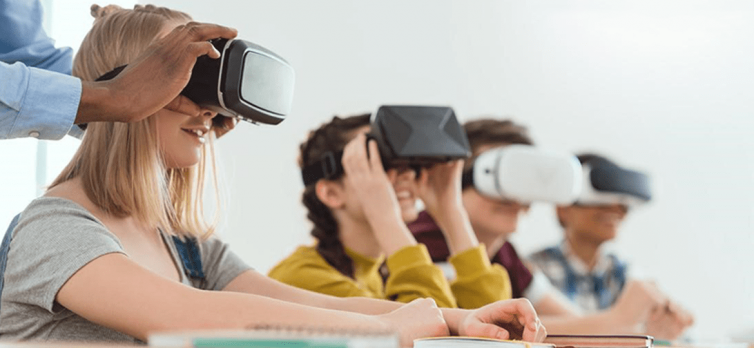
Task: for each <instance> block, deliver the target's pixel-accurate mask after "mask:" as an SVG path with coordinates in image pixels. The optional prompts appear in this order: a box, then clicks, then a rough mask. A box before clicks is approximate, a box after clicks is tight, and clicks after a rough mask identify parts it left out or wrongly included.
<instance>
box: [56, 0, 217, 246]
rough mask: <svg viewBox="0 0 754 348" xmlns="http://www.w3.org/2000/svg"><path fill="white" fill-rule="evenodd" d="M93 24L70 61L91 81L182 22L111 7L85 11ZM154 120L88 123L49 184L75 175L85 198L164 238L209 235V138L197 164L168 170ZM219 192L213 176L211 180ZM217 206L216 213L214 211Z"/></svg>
mask: <svg viewBox="0 0 754 348" xmlns="http://www.w3.org/2000/svg"><path fill="white" fill-rule="evenodd" d="M91 12H92V16H94V17H95V21H94V25H93V27H92V29H91V30H90V31H89V33H88V34H87V35H86V37H85V38H84V41H83V42H82V44H81V48H80V49H79V51H78V53H77V54H76V57H75V59H74V61H73V75H74V76H76V77H79V78H81V79H82V80H84V81H94V80H95V79H97V78H98V77H100V76H102V75H104V74H105V73H107V72H109V71H111V70H113V69H114V68H116V67H119V66H122V65H126V64H128V63H129V62H132V61H134V60H135V59H136V57H137V56H138V55H139V54H141V53H142V52H143V51H145V49H146V48H147V47H148V46H149V45H150V44H151V43H152V42H153V41H155V40H156V39H157V38H158V35H159V34H160V32H161V31H162V30H163V29H164V28H165V27H166V25H167V24H170V23H184V22H188V21H190V20H191V17H190V16H189V15H187V14H185V13H183V12H179V11H174V10H170V9H167V8H164V7H155V6H152V5H146V6H142V5H136V6H135V7H134V9H133V10H127V9H122V8H120V7H118V6H116V5H110V6H107V7H99V6H97V5H93V6H92V7H91ZM155 130H156V126H155V119H154V117H147V118H146V119H144V120H142V121H139V122H133V123H117V122H96V123H90V124H89V125H88V127H87V130H86V135H85V136H84V139H83V141H82V142H81V146H80V147H79V149H78V151H77V152H76V154H75V155H74V157H73V159H72V160H71V162H70V163H69V164H68V166H66V168H65V169H64V170H63V172H62V173H60V175H59V176H58V177H57V178H56V179H55V180H54V181H53V183H52V185H51V187H54V186H56V185H59V184H61V183H63V182H65V181H68V180H70V179H73V178H75V177H79V178H81V182H82V184H83V187H84V190H85V191H86V194H87V196H88V198H89V199H90V200H91V201H92V202H93V203H94V204H95V205H97V207H99V208H100V209H102V210H103V211H104V212H106V213H107V214H110V215H112V216H116V217H126V216H133V217H136V218H137V219H138V220H139V221H141V222H142V223H144V224H146V225H147V226H157V227H159V228H161V229H163V230H164V231H166V232H168V233H173V234H177V235H183V236H195V237H208V236H209V235H211V234H212V233H213V232H214V229H215V225H216V222H217V220H218V218H217V217H218V214H217V213H216V214H215V218H214V221H213V222H212V224H208V223H206V222H205V220H204V211H203V203H202V198H203V191H204V179H205V167H206V164H207V162H210V163H211V166H212V171H213V173H214V172H215V164H214V159H213V156H212V154H213V146H212V137H209V141H208V142H207V145H205V146H203V148H202V156H201V159H200V162H199V164H198V165H196V166H192V167H189V168H178V169H173V168H166V167H165V165H164V162H163V159H162V157H161V155H160V149H159V143H158V141H157V135H156V131H155ZM213 184H214V188H215V192H216V193H217V179H216V176H215V175H213ZM219 209H220V208H219V206H218V208H217V209H216V211H219Z"/></svg>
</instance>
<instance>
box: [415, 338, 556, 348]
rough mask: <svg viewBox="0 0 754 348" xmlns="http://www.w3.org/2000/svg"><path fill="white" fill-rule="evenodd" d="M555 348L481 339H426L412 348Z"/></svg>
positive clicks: (529, 343) (544, 344)
mask: <svg viewBox="0 0 754 348" xmlns="http://www.w3.org/2000/svg"><path fill="white" fill-rule="evenodd" d="M466 347H480V348H481V347H489V348H555V346H554V345H552V344H547V343H532V342H526V341H516V340H498V339H494V338H482V337H466V336H457V337H456V336H454V337H428V338H420V339H416V340H414V348H466Z"/></svg>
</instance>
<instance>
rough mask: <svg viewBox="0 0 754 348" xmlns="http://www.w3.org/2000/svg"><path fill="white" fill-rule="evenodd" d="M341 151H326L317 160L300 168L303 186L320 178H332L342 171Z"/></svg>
mask: <svg viewBox="0 0 754 348" xmlns="http://www.w3.org/2000/svg"><path fill="white" fill-rule="evenodd" d="M342 159H343V151H338V152H335V153H333V152H327V153H325V155H324V157H323V158H322V159H321V160H319V162H317V163H314V164H311V165H308V166H306V167H304V169H302V170H301V177H302V178H303V179H304V186H309V185H312V184H316V183H317V181H319V180H321V179H334V178H337V177H338V176H340V175H341V174H342V173H343V164H342V163H341V160H342Z"/></svg>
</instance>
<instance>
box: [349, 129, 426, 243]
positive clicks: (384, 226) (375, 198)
mask: <svg viewBox="0 0 754 348" xmlns="http://www.w3.org/2000/svg"><path fill="white" fill-rule="evenodd" d="M367 149H368V151H369V152H368V154H367ZM341 162H342V164H343V171H344V172H345V177H344V180H345V181H346V187H345V190H346V195H347V196H348V197H349V198H346V200H347V203H346V204H349V203H348V202H351V203H350V204H354V205H355V204H358V205H360V206H361V210H362V211H363V214H364V217H365V218H366V220H367V221H368V222H369V225H370V226H371V227H372V229H373V230H374V233H375V237H376V238H377V241H378V243H379V244H380V247H381V248H382V250H383V252H385V253H386V254H388V255H390V254H392V253H393V252H395V251H398V250H399V249H401V248H403V247H405V246H408V245H414V244H416V240H415V239H414V238H413V235H411V232H410V231H409V230H408V228H407V227H406V224H405V223H404V222H403V216H402V210H401V206H400V204H399V202H398V198H397V196H396V193H395V189H394V187H393V183H395V182H396V180H397V179H398V175H399V174H398V172H397V171H396V170H390V171H389V172H388V173H386V172H385V169H384V167H383V166H382V160H381V159H380V153H379V149H378V147H377V143H376V142H374V141H369V142H368V143H367V137H366V135H364V134H359V135H357V136H356V137H355V138H354V139H353V140H351V141H350V142H349V143H348V144H347V145H346V147H345V148H344V149H343V159H342V160H341ZM412 181H413V180H412ZM350 197H355V199H352V198H350Z"/></svg>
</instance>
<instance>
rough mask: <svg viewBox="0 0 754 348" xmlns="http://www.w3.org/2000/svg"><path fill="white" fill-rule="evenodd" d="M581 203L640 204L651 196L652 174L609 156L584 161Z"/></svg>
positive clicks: (579, 202)
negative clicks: (625, 167)
mask: <svg viewBox="0 0 754 348" xmlns="http://www.w3.org/2000/svg"><path fill="white" fill-rule="evenodd" d="M583 168H584V169H583V174H582V176H583V182H584V188H583V189H582V192H581V195H580V196H579V199H578V201H577V202H576V203H578V204H581V205H607V204H623V205H628V206H633V205H638V204H641V203H645V202H648V201H650V200H651V199H652V189H651V185H650V180H649V176H647V175H646V174H644V173H641V172H638V171H633V170H628V169H624V168H621V167H619V166H618V165H616V164H615V163H612V162H610V161H608V160H606V159H596V160H592V161H589V162H587V163H584V164H583Z"/></svg>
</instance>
